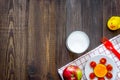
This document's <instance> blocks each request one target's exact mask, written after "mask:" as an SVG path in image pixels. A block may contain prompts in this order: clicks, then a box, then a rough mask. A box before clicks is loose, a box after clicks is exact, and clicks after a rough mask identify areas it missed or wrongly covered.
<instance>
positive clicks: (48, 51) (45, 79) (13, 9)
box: [0, 0, 120, 80]
mask: <svg viewBox="0 0 120 80" xmlns="http://www.w3.org/2000/svg"><path fill="white" fill-rule="evenodd" d="M119 6H120V0H0V73H1V74H0V80H61V79H60V76H59V75H58V73H57V69H58V68H60V67H62V66H63V65H65V64H67V63H68V62H70V61H72V60H74V59H76V58H78V57H79V56H81V55H80V54H78V55H77V54H73V53H71V52H70V51H68V50H67V48H66V46H65V41H66V38H67V36H68V35H69V34H70V33H71V32H72V31H75V30H81V31H84V32H86V33H87V34H88V36H89V38H90V47H89V48H88V50H87V51H86V52H88V51H90V50H92V49H94V48H95V47H97V46H98V45H100V44H101V43H100V39H101V38H102V37H103V36H106V37H108V38H112V37H114V36H116V35H118V34H120V30H117V31H110V30H109V29H108V28H107V25H106V23H107V20H108V19H109V18H110V17H111V16H113V15H118V16H120V8H119ZM86 52H85V53H86ZM85 53H84V54H85ZM84 54H82V55H84Z"/></svg>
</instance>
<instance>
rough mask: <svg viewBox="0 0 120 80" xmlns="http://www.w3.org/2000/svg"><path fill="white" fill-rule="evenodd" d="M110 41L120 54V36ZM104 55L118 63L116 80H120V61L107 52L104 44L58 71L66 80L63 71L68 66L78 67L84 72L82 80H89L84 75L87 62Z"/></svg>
mask: <svg viewBox="0 0 120 80" xmlns="http://www.w3.org/2000/svg"><path fill="white" fill-rule="evenodd" d="M110 41H111V42H112V43H113V45H114V47H115V49H116V50H117V51H118V52H120V34H119V35H117V36H115V37H113V38H112V39H110ZM103 54H104V55H106V56H108V57H110V58H111V59H112V60H113V61H114V62H115V63H116V65H117V68H118V72H117V76H116V80H120V61H119V60H118V58H117V57H116V56H115V55H114V54H113V53H112V52H111V51H109V50H107V49H106V48H105V47H104V45H103V44H101V45H100V46H98V47H97V48H95V49H93V50H91V51H90V52H88V53H86V54H85V55H83V56H80V57H79V58H77V59H75V60H74V61H72V62H70V63H68V64H66V65H65V66H63V67H61V68H60V69H58V73H59V74H60V76H61V78H62V80H64V79H63V76H62V73H63V70H64V69H65V67H66V66H68V65H77V66H79V67H80V68H81V69H82V72H83V77H82V80H87V78H86V76H85V73H84V68H85V64H86V62H87V61H88V60H89V59H90V58H92V57H94V56H97V55H103Z"/></svg>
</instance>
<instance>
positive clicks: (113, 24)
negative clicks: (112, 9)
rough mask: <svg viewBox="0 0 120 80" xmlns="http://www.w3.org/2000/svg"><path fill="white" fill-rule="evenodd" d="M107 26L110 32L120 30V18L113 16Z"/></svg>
mask: <svg viewBox="0 0 120 80" xmlns="http://www.w3.org/2000/svg"><path fill="white" fill-rule="evenodd" d="M107 26H108V28H109V29H110V30H117V29H119V28H120V17H119V16H112V17H111V18H110V19H109V20H108V23H107Z"/></svg>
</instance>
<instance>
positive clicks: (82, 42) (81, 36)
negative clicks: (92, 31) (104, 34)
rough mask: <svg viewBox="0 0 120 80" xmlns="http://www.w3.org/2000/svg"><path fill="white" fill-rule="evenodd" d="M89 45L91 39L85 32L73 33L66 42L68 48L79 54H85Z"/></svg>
mask: <svg viewBox="0 0 120 80" xmlns="http://www.w3.org/2000/svg"><path fill="white" fill-rule="evenodd" d="M89 44H90V40H89V37H88V36H87V34H86V33H85V32H83V31H73V32H72V33H71V34H70V35H69V36H68V38H67V40H66V46H67V48H68V49H69V50H70V51H71V52H73V53H77V54H79V53H83V52H85V51H86V50H87V48H88V47H89Z"/></svg>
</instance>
